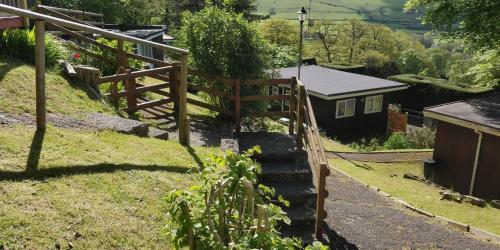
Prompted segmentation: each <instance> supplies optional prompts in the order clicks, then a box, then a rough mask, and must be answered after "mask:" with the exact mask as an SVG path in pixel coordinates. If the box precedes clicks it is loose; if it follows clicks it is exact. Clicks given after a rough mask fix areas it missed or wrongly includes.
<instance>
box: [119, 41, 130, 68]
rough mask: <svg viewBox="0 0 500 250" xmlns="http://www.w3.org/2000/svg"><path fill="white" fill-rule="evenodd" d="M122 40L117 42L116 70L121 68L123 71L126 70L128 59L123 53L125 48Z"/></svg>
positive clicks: (125, 53)
mask: <svg viewBox="0 0 500 250" xmlns="http://www.w3.org/2000/svg"><path fill="white" fill-rule="evenodd" d="M123 43H124V42H123V40H118V46H117V49H118V55H117V56H118V69H120V68H121V67H123V69H125V70H126V69H128V58H127V52H126V51H125V46H124V44H123Z"/></svg>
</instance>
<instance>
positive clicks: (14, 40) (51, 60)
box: [0, 28, 64, 67]
mask: <svg viewBox="0 0 500 250" xmlns="http://www.w3.org/2000/svg"><path fill="white" fill-rule="evenodd" d="M0 55H4V56H8V57H12V58H16V59H19V60H21V61H23V62H25V63H28V64H32V65H34V64H35V30H34V28H33V29H32V30H28V29H7V30H5V31H3V32H1V33H0ZM63 55H64V48H63V47H62V46H61V44H60V43H59V42H58V41H57V40H56V39H55V38H54V37H53V36H52V35H47V36H46V37H45V65H46V66H47V67H52V66H54V65H56V64H57V60H59V59H62V58H63V57H64V56H63Z"/></svg>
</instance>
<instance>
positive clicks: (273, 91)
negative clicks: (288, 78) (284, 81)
mask: <svg viewBox="0 0 500 250" xmlns="http://www.w3.org/2000/svg"><path fill="white" fill-rule="evenodd" d="M279 94H280V87H279V86H273V87H272V89H271V95H279Z"/></svg>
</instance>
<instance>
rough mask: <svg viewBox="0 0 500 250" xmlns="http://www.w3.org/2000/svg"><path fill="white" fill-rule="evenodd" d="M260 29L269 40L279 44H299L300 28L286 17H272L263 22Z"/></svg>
mask: <svg viewBox="0 0 500 250" xmlns="http://www.w3.org/2000/svg"><path fill="white" fill-rule="evenodd" d="M259 31H260V33H261V34H262V36H263V37H264V38H266V39H267V40H268V41H269V42H271V43H273V44H276V45H278V46H297V45H298V43H299V42H298V38H299V30H298V28H297V26H296V25H292V24H291V23H290V22H289V21H287V20H285V19H279V18H272V19H267V20H264V21H262V22H261V24H260V26H259Z"/></svg>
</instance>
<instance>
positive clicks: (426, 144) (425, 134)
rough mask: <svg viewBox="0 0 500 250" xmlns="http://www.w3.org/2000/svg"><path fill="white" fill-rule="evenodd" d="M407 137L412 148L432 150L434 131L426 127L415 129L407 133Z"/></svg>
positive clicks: (434, 137)
mask: <svg viewBox="0 0 500 250" xmlns="http://www.w3.org/2000/svg"><path fill="white" fill-rule="evenodd" d="M407 137H408V139H409V140H410V141H411V143H412V145H413V147H414V148H434V141H435V139H436V131H435V130H433V129H431V128H428V127H423V128H415V129H412V130H410V131H409V132H408V134H407Z"/></svg>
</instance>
